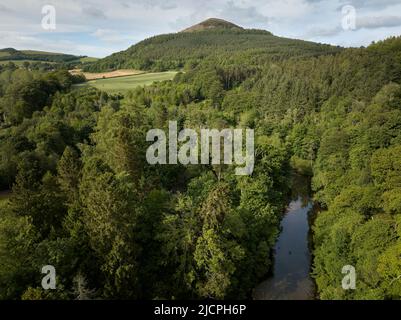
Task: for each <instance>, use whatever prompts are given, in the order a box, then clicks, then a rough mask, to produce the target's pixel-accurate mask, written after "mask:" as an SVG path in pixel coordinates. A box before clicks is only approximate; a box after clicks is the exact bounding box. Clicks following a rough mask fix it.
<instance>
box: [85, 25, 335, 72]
mask: <svg viewBox="0 0 401 320" xmlns="http://www.w3.org/2000/svg"><path fill="white" fill-rule="evenodd" d="M226 24H227V25H224V21H223V22H222V21H220V20H213V19H211V21H209V20H208V21H205V22H203V23H201V24H199V25H197V26H194V27H192V28H189V29H187V30H184V32H180V33H174V34H166V35H160V36H155V37H152V38H149V39H146V40H144V41H142V42H140V43H138V44H136V45H134V46H132V47H130V48H129V49H127V50H126V51H122V52H118V53H115V54H112V55H111V56H109V57H107V58H104V59H101V60H99V61H98V62H97V63H94V64H91V65H89V66H87V67H86V68H85V70H86V71H92V72H99V71H109V70H116V69H124V68H132V69H139V70H152V71H165V70H180V69H182V68H185V69H191V68H193V67H194V66H195V65H197V64H198V63H200V62H201V61H202V60H203V59H205V58H207V57H210V56H213V57H214V59H216V60H220V59H222V58H223V57H226V56H227V55H237V56H239V57H241V58H242V59H243V60H244V62H246V64H247V65H249V64H253V65H260V64H265V63H266V62H267V61H275V60H283V59H287V58H289V57H294V56H298V57H299V56H318V55H321V54H329V53H335V52H339V51H341V48H339V47H333V46H329V45H323V44H317V43H313V42H307V41H302V40H293V39H286V38H281V37H276V36H274V35H273V34H271V33H270V32H268V31H265V30H247V29H242V28H239V27H237V28H235V27H233V26H232V24H230V23H228V22H226ZM192 30H194V31H192ZM189 31H190V32H189ZM237 61H238V60H237Z"/></svg>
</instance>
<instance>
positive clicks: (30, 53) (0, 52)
mask: <svg viewBox="0 0 401 320" xmlns="http://www.w3.org/2000/svg"><path fill="white" fill-rule="evenodd" d="M84 58H86V57H85V56H75V55H71V54H64V53H55V52H44V51H36V50H16V49H14V48H5V49H0V61H21V60H26V61H42V62H54V63H67V62H73V61H79V60H80V59H84Z"/></svg>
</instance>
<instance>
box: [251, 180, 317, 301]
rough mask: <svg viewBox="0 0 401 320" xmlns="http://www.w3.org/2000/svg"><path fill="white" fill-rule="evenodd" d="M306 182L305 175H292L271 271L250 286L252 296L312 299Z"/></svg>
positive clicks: (311, 206) (309, 202)
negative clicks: (261, 279) (256, 284)
mask: <svg viewBox="0 0 401 320" xmlns="http://www.w3.org/2000/svg"><path fill="white" fill-rule="evenodd" d="M309 186H310V183H309V179H306V178H303V177H300V176H295V177H294V182H293V188H292V190H293V192H292V197H291V202H290V203H289V205H288V208H287V211H286V213H285V215H284V218H283V219H282V221H281V233H280V236H279V238H278V240H277V243H276V245H275V247H274V253H273V255H274V259H273V260H274V266H273V271H272V274H271V276H270V277H269V278H268V279H266V280H265V281H263V282H262V283H261V284H259V285H258V286H257V287H256V288H255V289H254V292H253V298H254V299H255V300H310V299H314V282H313V280H312V279H311V277H310V271H311V254H310V246H309V238H310V237H309V235H310V228H309V224H310V222H309V221H310V218H311V216H312V214H313V209H314V204H313V201H312V199H311V197H310V188H309Z"/></svg>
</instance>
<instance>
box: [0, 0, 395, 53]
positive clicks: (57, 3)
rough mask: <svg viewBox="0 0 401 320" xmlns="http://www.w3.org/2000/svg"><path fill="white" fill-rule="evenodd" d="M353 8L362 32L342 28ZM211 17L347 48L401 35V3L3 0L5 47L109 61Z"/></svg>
mask: <svg viewBox="0 0 401 320" xmlns="http://www.w3.org/2000/svg"><path fill="white" fill-rule="evenodd" d="M44 5H53V6H54V7H55V9H56V29H55V30H44V29H43V28H42V25H41V21H42V19H43V15H42V7H43V6H44ZM346 5H352V6H353V7H354V8H355V13H356V29H355V30H344V29H343V28H342V21H343V18H344V16H343V13H342V8H343V7H344V6H346ZM210 17H218V18H223V19H226V20H229V21H231V22H233V23H236V24H238V25H241V26H243V27H246V28H260V29H265V30H269V31H271V32H273V33H274V34H275V35H278V36H284V37H290V38H297V39H305V40H311V41H316V42H323V43H330V44H335V45H341V46H362V45H364V46H366V45H369V44H370V43H371V42H372V41H377V40H381V39H385V38H387V37H389V36H393V35H401V0H185V1H183V0H85V1H83V0H69V1H65V0H44V1H42V0H0V48H4V47H13V48H16V49H35V50H44V51H54V52H65V53H72V54H78V55H88V56H94V57H104V56H107V55H109V54H111V53H113V52H117V51H121V50H125V49H126V48H128V47H129V46H131V45H132V44H134V43H136V42H138V41H140V40H143V39H145V38H147V37H150V36H153V35H157V34H161V33H170V32H177V31H180V30H182V29H185V28H186V27H188V26H191V25H193V24H195V23H198V22H200V21H202V20H205V19H207V18H210Z"/></svg>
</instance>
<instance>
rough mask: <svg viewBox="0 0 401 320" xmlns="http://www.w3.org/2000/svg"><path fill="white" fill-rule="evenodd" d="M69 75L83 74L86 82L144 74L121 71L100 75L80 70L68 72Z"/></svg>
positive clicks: (128, 70) (134, 71) (127, 70)
mask: <svg viewBox="0 0 401 320" xmlns="http://www.w3.org/2000/svg"><path fill="white" fill-rule="evenodd" d="M70 73H71V74H73V75H76V74H83V75H84V76H85V78H86V80H88V81H91V80H98V79H109V78H118V77H126V76H133V75H138V74H142V73H144V71H139V70H130V69H121V70H116V71H110V72H101V73H91V72H82V70H81V69H74V70H70Z"/></svg>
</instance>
